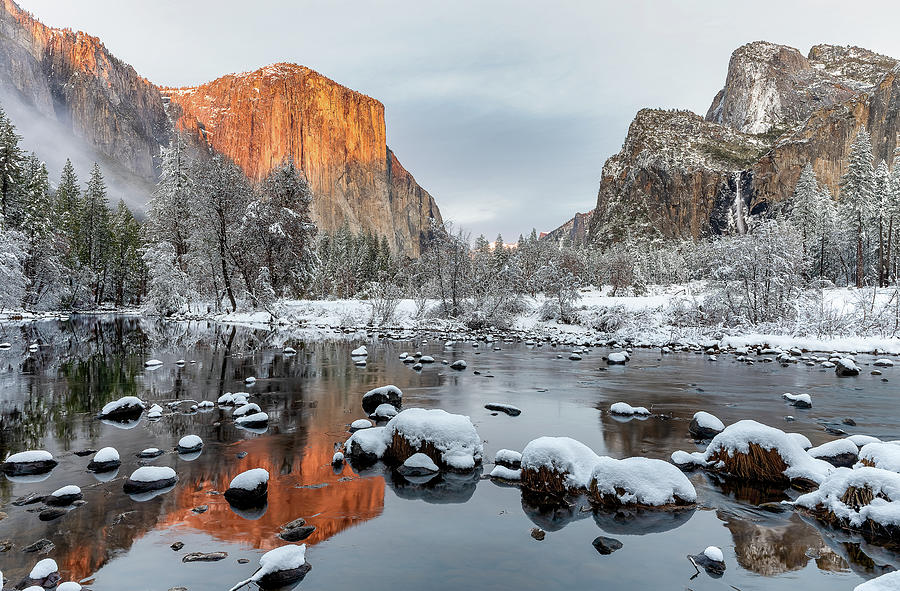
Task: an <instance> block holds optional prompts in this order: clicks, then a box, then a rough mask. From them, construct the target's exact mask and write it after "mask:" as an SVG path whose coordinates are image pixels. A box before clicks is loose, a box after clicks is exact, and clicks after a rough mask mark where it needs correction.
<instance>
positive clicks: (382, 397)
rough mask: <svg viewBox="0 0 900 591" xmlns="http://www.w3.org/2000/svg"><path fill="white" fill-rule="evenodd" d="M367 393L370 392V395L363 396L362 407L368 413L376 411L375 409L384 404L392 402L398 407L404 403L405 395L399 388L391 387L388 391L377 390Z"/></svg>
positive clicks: (392, 404) (391, 403)
mask: <svg viewBox="0 0 900 591" xmlns="http://www.w3.org/2000/svg"><path fill="white" fill-rule="evenodd" d="M366 394H368V396H363V399H362V407H363V410H364V411H365V413H366V414H367V415H370V414H372V413H373V412H375V409H376V408H378V407H379V406H381V405H382V404H390V405H391V406H393V407H394V408H397V409H399V408H400V406H401V405H402V404H403V396H402V395H401V394H400V392H398V391H397V390H393V389H391V390H388V391H386V392H377V393H374V394H369V393H368V392H367V393H366Z"/></svg>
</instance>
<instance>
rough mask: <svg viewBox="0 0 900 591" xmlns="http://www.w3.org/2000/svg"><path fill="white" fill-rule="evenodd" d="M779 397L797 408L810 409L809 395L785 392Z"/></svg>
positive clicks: (810, 399) (810, 400)
mask: <svg viewBox="0 0 900 591" xmlns="http://www.w3.org/2000/svg"><path fill="white" fill-rule="evenodd" d="M781 397H782V398H784V399H785V400H787V401H788V402H790V403H791V405H792V406H796V407H797V408H812V398H811V397H810V395H809V394H791V393H790V392H785V393H784V394H782V395H781Z"/></svg>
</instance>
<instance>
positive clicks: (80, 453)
mask: <svg viewBox="0 0 900 591" xmlns="http://www.w3.org/2000/svg"><path fill="white" fill-rule="evenodd" d="M95 453H97V450H96V449H80V450H78V451H76V452H75V455H76V456H78V457H79V458H83V457H85V456H92V455H94V454H95Z"/></svg>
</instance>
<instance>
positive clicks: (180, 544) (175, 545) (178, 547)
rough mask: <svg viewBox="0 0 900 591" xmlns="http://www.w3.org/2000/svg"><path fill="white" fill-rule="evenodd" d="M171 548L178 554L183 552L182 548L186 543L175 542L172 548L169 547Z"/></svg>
mask: <svg viewBox="0 0 900 591" xmlns="http://www.w3.org/2000/svg"><path fill="white" fill-rule="evenodd" d="M169 548H171V549H172V550H175V551H176V552H178V551H179V550H181V549H182V548H184V542H175V543H174V544H172V545H171V546H169Z"/></svg>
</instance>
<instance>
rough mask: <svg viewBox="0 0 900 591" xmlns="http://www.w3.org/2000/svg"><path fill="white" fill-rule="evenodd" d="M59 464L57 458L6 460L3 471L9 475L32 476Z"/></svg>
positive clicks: (45, 471) (43, 472)
mask: <svg viewBox="0 0 900 591" xmlns="http://www.w3.org/2000/svg"><path fill="white" fill-rule="evenodd" d="M57 464H59V462H57V461H56V460H39V461H37V462H15V463H13V462H4V463H3V472H4V473H5V474H7V475H9V476H31V475H34V474H45V473H47V472H49V471H50V470H52V469H53V468H55V467H56V466H57Z"/></svg>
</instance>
